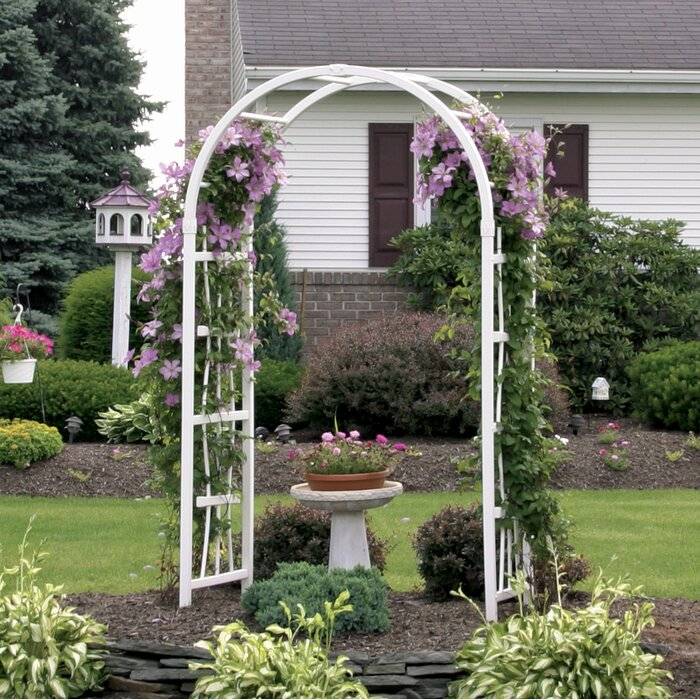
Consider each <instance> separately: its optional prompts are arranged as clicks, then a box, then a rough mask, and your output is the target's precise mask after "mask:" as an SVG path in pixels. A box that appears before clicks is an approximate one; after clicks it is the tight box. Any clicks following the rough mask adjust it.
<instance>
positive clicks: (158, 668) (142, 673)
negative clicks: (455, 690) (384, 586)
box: [101, 639, 460, 698]
mask: <svg viewBox="0 0 700 700" xmlns="http://www.w3.org/2000/svg"><path fill="white" fill-rule="evenodd" d="M107 648H108V654H107V657H106V659H105V663H106V666H107V670H108V673H109V677H108V679H107V682H106V683H105V690H104V692H103V693H102V695H101V697H103V698H133V697H138V698H187V697H189V695H190V693H191V692H192V690H193V689H194V684H195V681H196V680H197V678H198V677H201V676H202V675H205V674H206V671H190V670H189V668H188V666H189V664H190V663H193V662H197V661H202V660H203V659H208V658H210V657H209V654H208V652H207V651H205V650H204V649H199V648H197V647H185V646H178V645H175V644H156V643H153V644H151V643H149V642H142V641H138V640H130V639H122V640H119V641H116V642H111V641H110V642H108V643H107ZM340 653H341V655H342V656H345V657H347V658H348V662H347V665H348V667H349V668H351V669H352V671H353V673H354V674H355V677H356V678H357V679H358V680H360V681H361V682H362V683H364V685H365V686H367V689H368V690H369V692H370V694H372V695H377V696H379V697H383V698H446V697H447V688H448V685H449V684H450V683H451V682H452V681H453V680H454V679H455V678H456V677H457V676H458V675H459V673H460V672H459V671H458V669H457V668H456V666H455V665H454V664H453V661H454V653H453V652H449V651H413V652H393V653H390V654H383V655H382V656H379V657H374V658H372V657H370V656H369V655H368V654H366V653H363V652H352V651H349V652H340Z"/></svg>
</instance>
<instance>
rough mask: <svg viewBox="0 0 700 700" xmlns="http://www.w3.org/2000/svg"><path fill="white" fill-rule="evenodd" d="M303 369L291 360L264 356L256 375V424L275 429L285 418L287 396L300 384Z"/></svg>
mask: <svg viewBox="0 0 700 700" xmlns="http://www.w3.org/2000/svg"><path fill="white" fill-rule="evenodd" d="M301 374H302V369H301V367H300V366H299V365H298V364H297V363H296V362H292V361H289V360H270V359H267V358H263V360H262V365H261V366H260V370H259V371H258V372H257V373H256V375H255V424H256V426H265V427H266V428H267V429H268V430H270V431H272V430H274V429H275V428H276V427H277V426H278V425H279V424H280V423H282V422H283V420H284V415H285V412H286V408H287V397H288V396H289V395H290V394H291V393H292V392H293V391H294V390H295V389H296V388H297V387H298V386H299V382H300V381H301Z"/></svg>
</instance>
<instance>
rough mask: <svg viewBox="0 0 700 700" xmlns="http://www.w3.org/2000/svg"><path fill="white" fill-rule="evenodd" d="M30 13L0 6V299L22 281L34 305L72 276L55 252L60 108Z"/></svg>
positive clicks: (60, 195) (66, 201)
mask: <svg viewBox="0 0 700 700" xmlns="http://www.w3.org/2000/svg"><path fill="white" fill-rule="evenodd" d="M35 7H36V0H12V2H2V3H0V267H1V268H2V277H3V288H2V289H0V297H2V296H5V295H12V294H14V291H15V288H16V286H17V284H18V283H19V282H24V283H27V284H28V285H29V286H31V287H33V288H34V289H35V290H36V291H37V292H38V297H40V298H39V303H40V304H41V301H42V299H41V297H46V298H49V297H53V298H54V299H55V297H56V294H57V293H58V290H59V289H61V287H62V286H63V284H64V283H65V282H66V281H67V279H68V278H69V277H70V275H71V274H72V269H73V266H72V263H71V261H70V260H68V259H66V258H64V257H63V256H61V255H60V254H59V252H58V251H59V250H60V244H61V241H62V240H63V238H64V231H63V229H62V223H61V218H62V216H63V212H64V211H65V209H66V207H68V206H70V198H69V186H70V174H69V173H70V170H71V168H73V167H74V161H73V159H72V158H71V157H70V155H69V154H67V153H66V152H65V151H63V149H62V148H61V147H60V146H58V145H57V144H58V142H60V140H61V130H62V128H63V123H64V118H65V111H66V103H65V100H64V99H63V97H62V96H61V95H60V94H59V92H58V91H57V90H56V89H55V87H54V85H53V84H52V81H51V63H50V61H49V60H48V59H47V58H46V57H43V56H42V55H41V54H40V52H39V50H38V47H37V39H36V36H35V34H34V32H33V31H32V22H33V13H34V10H35ZM32 300H33V301H35V299H34V296H33V298H32Z"/></svg>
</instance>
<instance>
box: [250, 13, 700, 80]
mask: <svg viewBox="0 0 700 700" xmlns="http://www.w3.org/2000/svg"><path fill="white" fill-rule="evenodd" d="M238 11H239V16H240V23H241V32H242V36H243V50H244V54H245V61H246V64H247V65H250V66H305V65H315V64H324V63H355V64H363V65H376V66H387V67H389V66H394V67H397V66H407V67H435V68H441V67H451V68H563V69H566V68H578V69H616V68H617V69H651V70H653V69H658V70H700V0H481V1H479V2H477V1H476V0H238Z"/></svg>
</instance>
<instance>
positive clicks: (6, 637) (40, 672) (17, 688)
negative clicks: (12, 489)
mask: <svg viewBox="0 0 700 700" xmlns="http://www.w3.org/2000/svg"><path fill="white" fill-rule="evenodd" d="M30 532H31V523H30V526H29V527H28V528H27V531H26V533H25V535H24V538H23V540H22V543H21V545H20V548H19V562H18V563H17V564H16V565H15V566H12V567H4V568H3V569H2V572H1V573H0V698H77V697H79V696H81V695H83V694H85V693H86V692H87V691H90V690H94V689H97V688H99V687H100V683H101V682H102V680H103V678H104V676H105V672H104V661H103V656H104V651H102V649H101V647H103V645H104V641H105V640H104V632H105V627H104V626H103V625H100V624H98V623H97V622H95V621H94V620H93V619H92V618H90V617H84V616H82V615H78V614H77V613H76V612H74V611H73V608H67V607H63V606H62V605H61V603H60V594H61V587H60V586H53V585H51V584H43V585H39V584H38V583H37V576H38V574H39V572H40V570H41V569H40V564H41V561H42V559H43V558H44V556H45V555H44V554H43V553H37V552H32V553H29V552H28V537H29V533H30Z"/></svg>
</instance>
